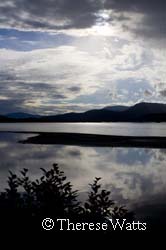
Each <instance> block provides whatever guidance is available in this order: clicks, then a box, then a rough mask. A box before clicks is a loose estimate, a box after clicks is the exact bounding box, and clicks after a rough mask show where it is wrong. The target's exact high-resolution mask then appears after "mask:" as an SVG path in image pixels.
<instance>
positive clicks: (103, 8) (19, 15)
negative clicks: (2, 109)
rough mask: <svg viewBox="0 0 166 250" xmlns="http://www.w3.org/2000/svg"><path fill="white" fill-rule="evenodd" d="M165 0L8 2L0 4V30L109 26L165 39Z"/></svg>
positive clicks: (14, 0)
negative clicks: (106, 24) (0, 28)
mask: <svg viewBox="0 0 166 250" xmlns="http://www.w3.org/2000/svg"><path fill="white" fill-rule="evenodd" d="M165 12H166V3H165V1H164V0H158V1H156V0H134V1H133V0H125V1H124V0H118V1H117V0H62V1H59V0H54V1H52V0H47V1H44V0H9V1H5V2H3V3H1V5H0V27H2V28H16V29H20V30H41V31H44V30H45V31H51V30H52V31H54V32H55V31H60V30H72V29H76V30H81V29H87V28H91V27H92V26H95V25H96V24H97V25H104V24H105V23H108V24H109V23H110V25H111V26H110V29H111V28H113V27H114V26H117V27H119V25H120V26H121V27H122V28H123V29H127V30H129V31H131V32H134V33H135V34H137V35H141V36H145V37H149V38H153V39H162V38H165V37H166V25H165V24H166V23H165V22H166V20H165Z"/></svg>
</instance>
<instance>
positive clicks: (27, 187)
mask: <svg viewBox="0 0 166 250" xmlns="http://www.w3.org/2000/svg"><path fill="white" fill-rule="evenodd" d="M41 170H42V176H41V178H39V179H37V180H35V181H32V180H31V179H30V178H29V176H28V169H23V170H22V171H21V172H20V176H17V175H16V174H13V173H12V172H9V177H8V188H7V189H6V190H5V191H4V192H1V193H0V216H1V222H2V220H3V219H4V220H5V223H6V222H8V226H10V227H11V226H12V223H17V225H19V226H20V224H19V223H20V222H21V223H22V224H21V225H22V226H23V227H26V226H27V225H28V223H31V227H32V225H33V226H36V225H37V226H38V227H39V228H41V222H42V220H43V219H44V218H47V217H49V218H53V219H57V218H68V219H69V218H70V219H72V220H73V221H74V220H76V221H77V222H78V221H92V222H96V221H97V222H104V221H105V220H106V219H108V218H128V219H131V218H133V214H132V213H130V212H128V210H127V209H126V208H125V207H122V206H121V207H118V206H117V205H115V202H114V201H113V200H111V199H110V191H107V190H105V189H102V188H101V185H100V184H99V181H100V179H101V178H95V180H94V182H93V183H92V184H90V191H89V193H88V199H87V201H86V202H85V203H83V204H81V203H80V202H79V201H78V191H77V190H74V191H73V189H72V185H71V183H70V182H68V181H67V179H66V176H65V175H64V172H63V171H60V169H59V167H58V165H57V164H53V167H52V168H51V169H50V170H45V169H43V168H42V169H41ZM14 225H16V224H14Z"/></svg>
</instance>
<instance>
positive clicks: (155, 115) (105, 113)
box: [0, 102, 166, 122]
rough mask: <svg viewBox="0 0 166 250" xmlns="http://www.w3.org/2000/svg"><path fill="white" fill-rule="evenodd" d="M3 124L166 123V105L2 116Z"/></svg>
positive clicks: (140, 105) (0, 117) (154, 104)
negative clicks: (41, 114) (42, 114)
mask: <svg viewBox="0 0 166 250" xmlns="http://www.w3.org/2000/svg"><path fill="white" fill-rule="evenodd" d="M0 121H1V122H5V121H6V122H166V104H162V103H146V102H142V103H138V104H135V105H133V106H130V107H128V106H112V107H110V106H109V107H105V108H103V109H94V110H89V111H86V112H82V113H74V112H71V113H66V114H60V115H52V116H39V115H32V114H27V113H12V114H7V115H6V117H5V116H0Z"/></svg>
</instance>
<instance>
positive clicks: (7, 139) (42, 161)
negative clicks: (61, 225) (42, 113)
mask: <svg viewBox="0 0 166 250" xmlns="http://www.w3.org/2000/svg"><path fill="white" fill-rule="evenodd" d="M127 126H128V127H127ZM0 130H1V131H2V130H3V131H5V130H13V131H14V130H16V131H20V130H22V131H49V132H50V131H54V132H56V131H61V132H62V131H63V132H73V131H74V132H86V133H91V132H93V133H99V134H100V133H102V134H127V135H129V134H131V135H158V136H161V135H165V136H166V124H122V123H120V124H117V123H115V124H112V123H111V124H107V123H102V124H83V125H82V124H74V125H73V124H32V125H31V124H1V125H0ZM28 136H31V135H26V134H15V133H10V134H9V133H0V157H1V158H0V189H1V190H2V189H4V188H5V187H6V178H7V175H8V170H9V169H10V170H12V171H13V172H16V173H18V172H19V170H21V169H22V168H28V169H29V171H30V175H31V176H32V178H37V177H39V176H40V170H39V169H40V167H44V168H46V169H49V168H50V167H51V165H52V164H53V163H55V162H56V163H58V164H59V166H60V168H61V169H62V170H63V171H64V172H65V174H66V175H67V177H68V179H69V180H70V181H72V184H73V185H74V188H76V189H79V190H80V197H82V199H83V198H84V197H85V195H86V192H87V190H88V184H89V183H90V182H91V181H92V180H93V178H94V177H102V183H103V186H104V187H105V188H107V189H110V190H111V191H112V197H113V198H114V199H116V200H117V201H119V202H120V203H122V204H127V206H128V207H131V208H132V209H134V211H136V213H137V215H138V216H139V217H141V218H142V217H144V216H146V217H147V216H149V217H158V216H159V217H160V219H161V216H162V215H163V214H164V216H165V212H166V149H144V148H142V149H141V148H139V149H138V148H111V147H105V148H102V147H97V148H95V147H78V146H64V145H49V146H47V145H30V144H23V145H22V144H19V143H18V141H19V140H23V139H26V138H27V137H28Z"/></svg>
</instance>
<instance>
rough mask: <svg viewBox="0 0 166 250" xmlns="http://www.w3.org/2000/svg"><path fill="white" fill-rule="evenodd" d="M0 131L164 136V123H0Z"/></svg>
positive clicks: (165, 126) (165, 134) (165, 133)
mask: <svg viewBox="0 0 166 250" xmlns="http://www.w3.org/2000/svg"><path fill="white" fill-rule="evenodd" d="M0 131H34V132H36V131H37V132H75V133H90V134H106V135H133V136H134V135H135V136H137V135H138V136H166V123H120V122H117V123H66V124H65V123H34V124H32V123H24V124H21V123H13V124H11V123H1V124H0Z"/></svg>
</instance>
